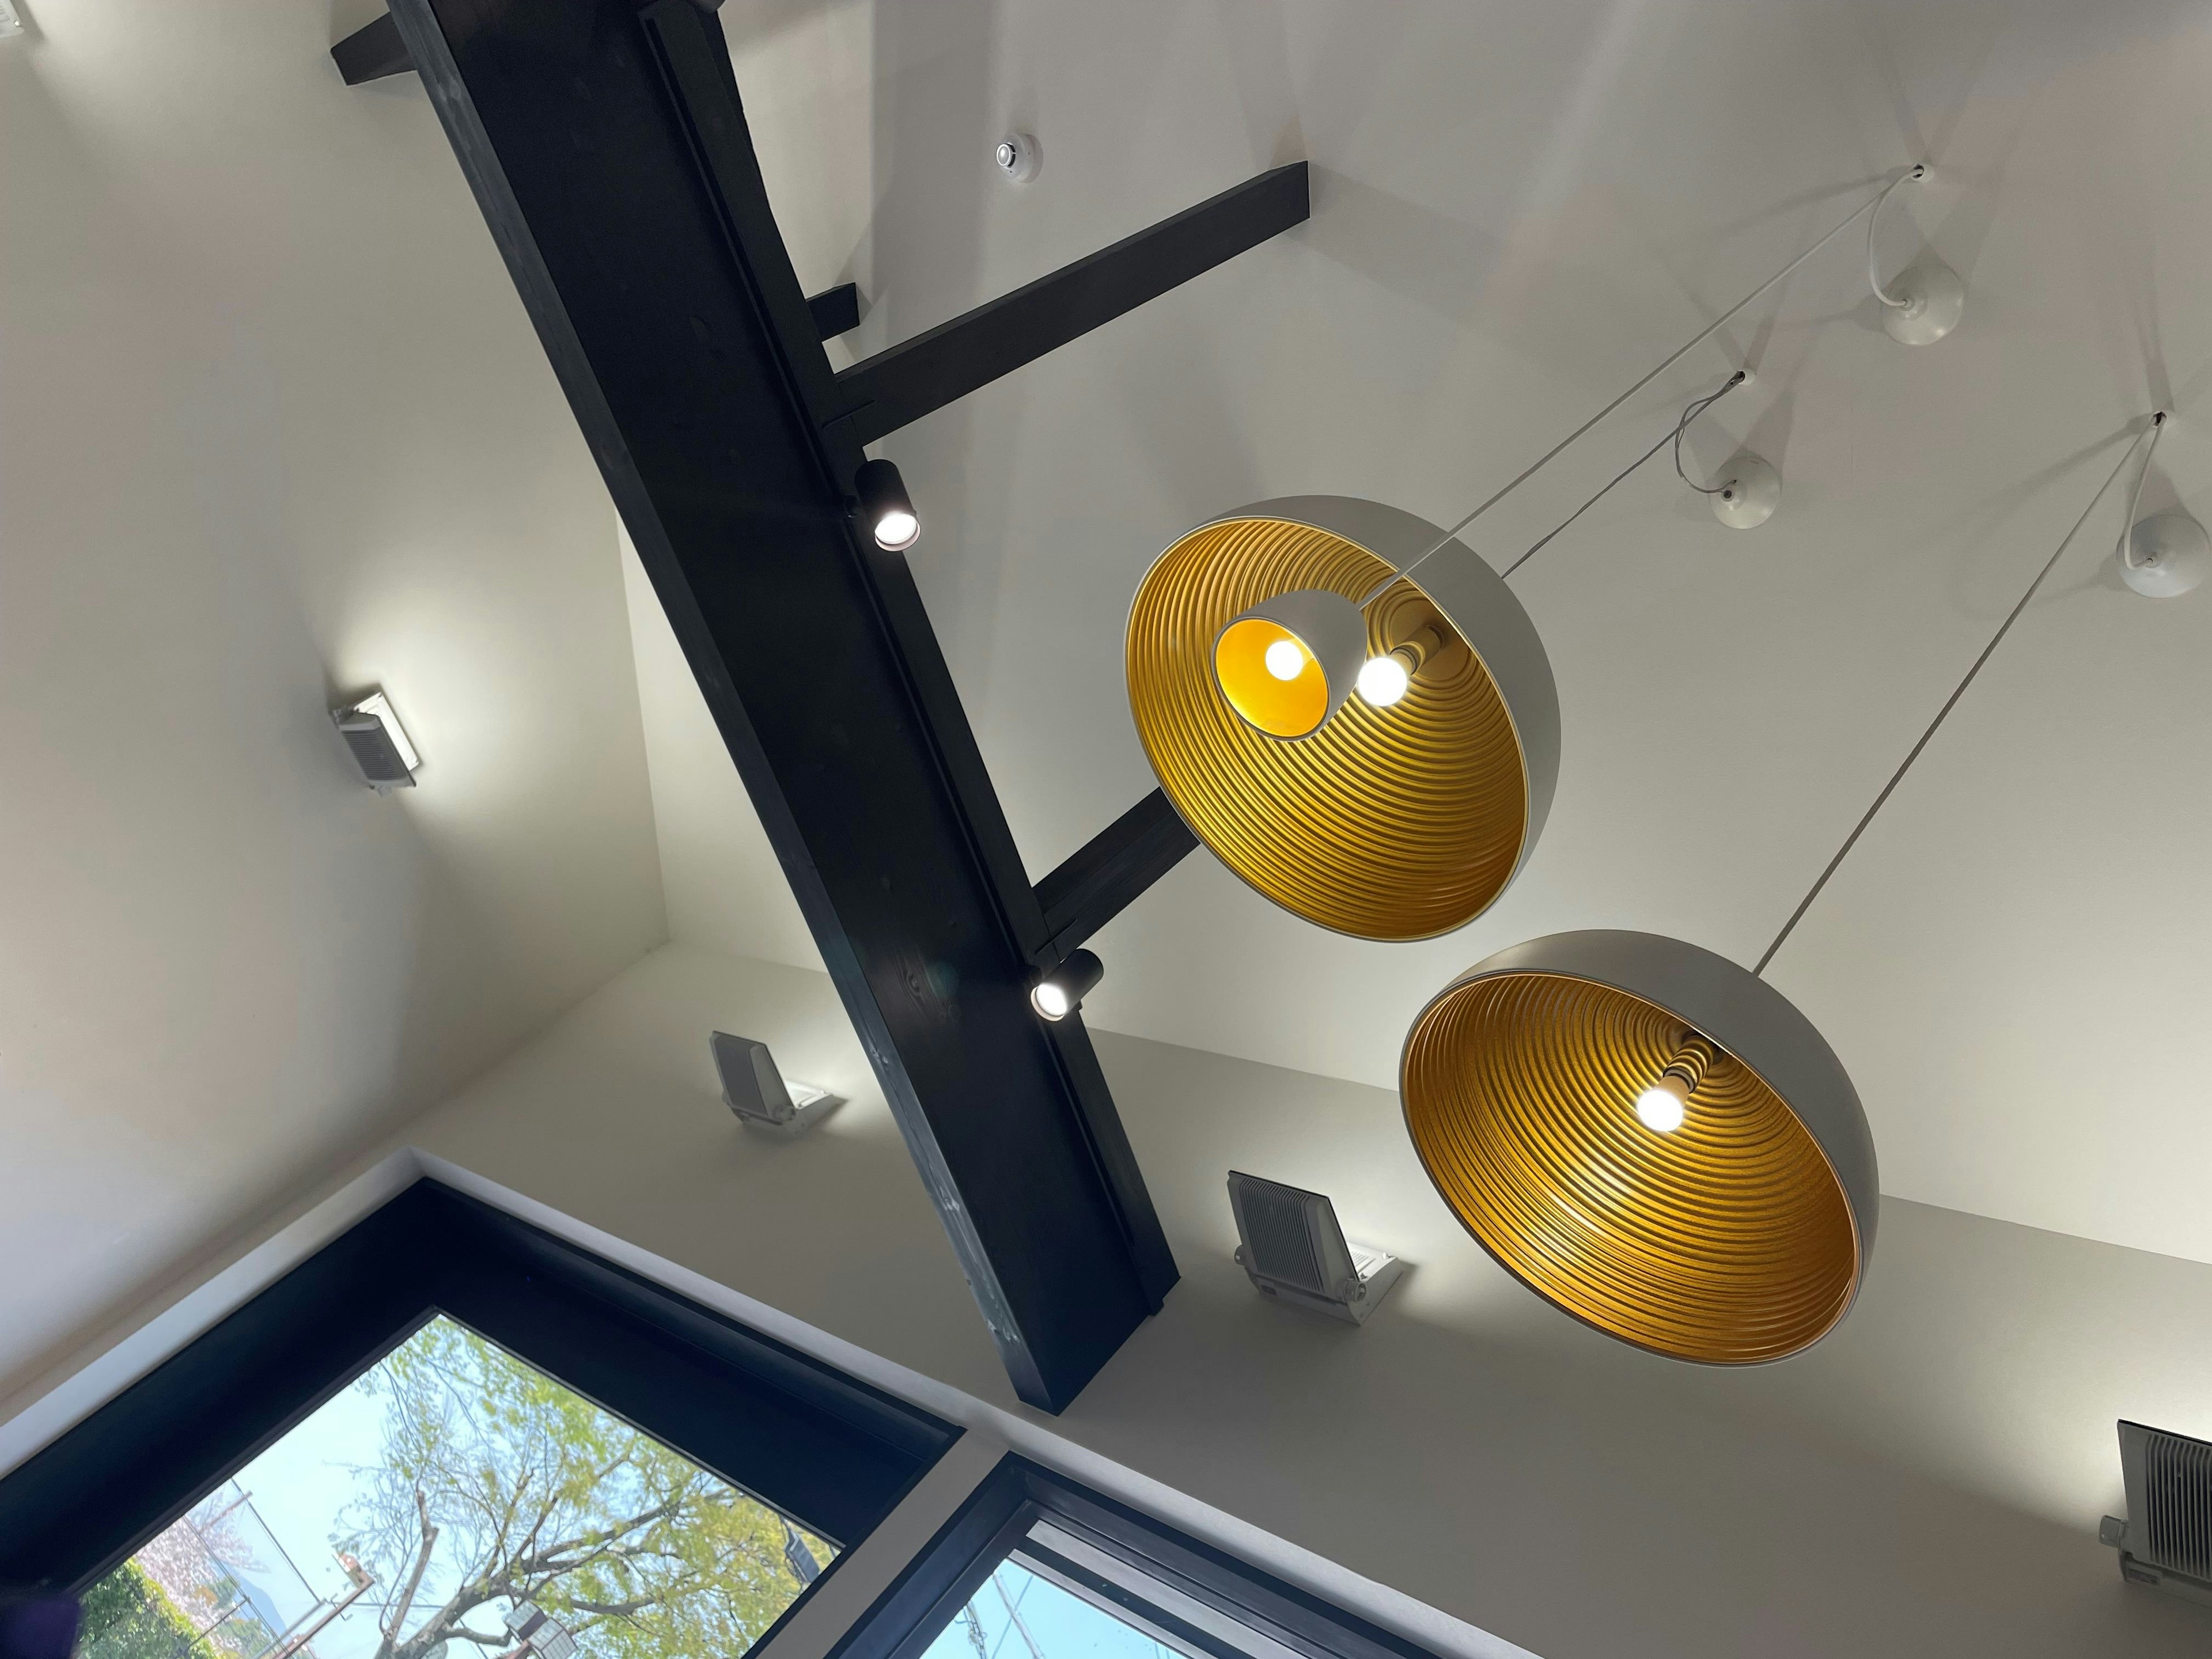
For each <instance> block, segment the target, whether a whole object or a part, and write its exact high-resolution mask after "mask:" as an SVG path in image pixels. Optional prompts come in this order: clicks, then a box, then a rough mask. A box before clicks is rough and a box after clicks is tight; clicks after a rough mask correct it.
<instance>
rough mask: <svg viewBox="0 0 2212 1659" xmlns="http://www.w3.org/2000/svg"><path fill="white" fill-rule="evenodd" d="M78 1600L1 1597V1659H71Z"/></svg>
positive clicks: (50, 1596) (72, 1598)
mask: <svg viewBox="0 0 2212 1659" xmlns="http://www.w3.org/2000/svg"><path fill="white" fill-rule="evenodd" d="M76 1620H77V1604H76V1597H75V1596H70V1595H37V1596H22V1597H17V1596H9V1595H0V1659H70V1650H71V1649H72V1648H74V1647H76Z"/></svg>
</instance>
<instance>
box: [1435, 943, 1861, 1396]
mask: <svg viewBox="0 0 2212 1659" xmlns="http://www.w3.org/2000/svg"><path fill="white" fill-rule="evenodd" d="M1685 1030H1686V1027H1685V1026H1684V1024H1683V1023H1682V1022H1681V1021H1680V1020H1679V1019H1678V1018H1675V1017H1674V1015H1673V1014H1671V1013H1669V1012H1668V1011H1667V1010H1665V1009H1663V1008H1661V1007H1659V1006H1656V1005H1655V1004H1653V1003H1650V1002H1647V1001H1645V1000H1644V999H1643V998H1641V997H1638V996H1633V995H1631V994H1629V993H1627V992H1625V991H1620V990H1615V989H1613V987H1609V986H1602V985H1596V984H1593V983H1591V982H1590V981H1587V980H1582V979H1576V978H1571V977H1570V976H1567V975H1560V974H1543V973H1506V974H1498V975H1492V976H1489V977H1486V978H1481V979H1475V980H1471V981H1467V982H1465V983H1463V984H1462V985H1459V986H1456V987H1453V988H1452V989H1451V990H1449V991H1447V992H1446V993H1445V994H1443V996H1441V997H1439V998H1438V999H1437V1000H1436V1001H1435V1002H1433V1003H1431V1005H1430V1006H1429V1007H1428V1009H1427V1011H1426V1012H1425V1013H1423V1015H1422V1016H1421V1018H1420V1020H1419V1023H1418V1024H1416V1025H1415V1026H1414V1028H1413V1035H1412V1036H1410V1037H1408V1038H1407V1045H1406V1056H1405V1066H1404V1074H1403V1077H1402V1079H1401V1083H1402V1085H1403V1093H1404V1097H1405V1106H1406V1124H1407V1128H1408V1129H1409V1130H1410V1131H1411V1132H1412V1134H1413V1146H1414V1148H1415V1150H1416V1151H1417V1152H1419V1154H1420V1158H1421V1162H1422V1163H1423V1164H1425V1165H1426V1166H1427V1168H1428V1171H1429V1175H1430V1177H1431V1179H1432V1180H1433V1181H1434V1182H1436V1185H1437V1191H1438V1192H1439V1193H1441V1194H1443V1199H1444V1201H1445V1202H1446V1203H1447V1204H1449V1206H1451V1208H1452V1210H1453V1211H1454V1212H1455V1213H1456V1214H1457V1215H1458V1217H1459V1218H1460V1220H1461V1221H1462V1223H1464V1224H1465V1225H1466V1226H1467V1229H1468V1231H1470V1232H1472V1233H1473V1234H1474V1237H1475V1238H1476V1239H1477V1240H1478V1241H1479V1242H1480V1243H1481V1244H1482V1246H1483V1247H1484V1248H1485V1249H1487V1250H1488V1251H1489V1252H1490V1253H1491V1254H1492V1255H1494V1256H1496V1257H1497V1258H1498V1261H1500V1262H1501V1263H1503V1264H1504V1266H1505V1267H1506V1268H1507V1269H1508V1270H1510V1272H1512V1273H1515V1274H1516V1276H1518V1277H1519V1278H1520V1279H1522V1280H1523V1281H1524V1282H1525V1283H1526V1284H1528V1285H1529V1287H1530V1288H1531V1289H1533V1290H1534V1291H1537V1292H1538V1293H1539V1294H1540V1295H1541V1296H1544V1297H1547V1298H1548V1299H1549V1300H1551V1301H1552V1302H1553V1303H1555V1304H1558V1305H1559V1307H1561V1308H1564V1309H1565V1310H1567V1311H1568V1312H1569V1313H1571V1314H1573V1315H1575V1316H1577V1317H1578V1318H1580V1319H1583V1320H1585V1321H1587V1322H1589V1323H1590V1324H1592V1325H1595V1327H1597V1328H1598V1329H1600V1330H1601V1331H1604V1332H1605V1333H1607V1334H1608V1335H1611V1336H1615V1337H1619V1338H1620V1339H1621V1340H1624V1341H1628V1342H1632V1343H1635V1344H1637V1345H1638V1346H1641V1347H1645V1348H1650V1349H1652V1350H1654V1351H1655V1352H1659V1353H1662V1354H1667V1355H1669V1356H1671V1357H1672V1358H1677V1359H1691V1360H1701V1361H1705V1362H1706V1363H1708V1364H1755V1363H1757V1362H1759V1361H1761V1360H1769V1359H1779V1358H1783V1357H1784V1356H1785V1355H1788V1354H1791V1353H1795V1352H1797V1351H1798V1350H1799V1349H1801V1348H1803V1347H1806V1346H1809V1345H1810V1344H1812V1343H1813V1342H1815V1341H1817V1340H1819V1339H1820V1337H1821V1336H1822V1335H1823V1334H1826V1332H1827V1330H1828V1329H1829V1328H1831V1327H1832V1326H1833V1325H1834V1324H1835V1322H1837V1321H1838V1320H1839V1319H1841V1318H1842V1317H1843V1316H1844V1312H1845V1310H1847V1309H1848V1308H1849V1307H1850V1301H1851V1296H1852V1292H1853V1289H1854V1286H1855V1285H1856V1283H1857V1276H1858V1243H1857V1232H1856V1231H1855V1230H1854V1228H1853V1226H1852V1223H1851V1217H1850V1209H1849V1207H1848V1206H1847V1204H1846V1203H1845V1200H1844V1192H1843V1188H1842V1187H1841V1186H1840V1185H1839V1184H1838V1181H1837V1179H1836V1176H1835V1173H1834V1171H1833V1170H1832V1169H1831V1168H1830V1166H1829V1164H1828V1161H1827V1159H1826V1157H1825V1156H1824V1155H1823V1154H1822V1153H1821V1151H1820V1147H1819V1146H1818V1145H1817V1144H1816V1143H1815V1142H1814V1139H1813V1138H1812V1136H1811V1135H1810V1134H1809V1133H1808V1132H1807V1131H1806V1129H1805V1127H1804V1125H1803V1124H1802V1123H1800V1122H1799V1121H1798V1120H1797V1118H1796V1115H1794V1114H1792V1113H1791V1111H1790V1109H1789V1107H1788V1106H1787V1105H1785V1104H1784V1103H1783V1101H1782V1099H1781V1097H1779V1096H1778V1095H1777V1094H1776V1093H1775V1092H1774V1091H1773V1090H1771V1088H1769V1087H1768V1086H1767V1085H1766V1084H1765V1082H1764V1081H1763V1080H1762V1079H1760V1078H1759V1076H1758V1075H1757V1074H1756V1073H1753V1071H1752V1070H1751V1069H1750V1068H1749V1067H1748V1066H1745V1065H1744V1064H1743V1063H1742V1062H1741V1061H1740V1060H1737V1059H1736V1058H1735V1056H1734V1055H1733V1054H1729V1052H1728V1050H1727V1049H1726V1048H1725V1047H1722V1048H1720V1051H1719V1054H1718V1057H1717V1059H1716V1060H1715V1061H1714V1063H1713V1065H1712V1066H1711V1069H1710V1070H1709V1071H1708V1072H1707V1073H1705V1077H1704V1079H1702V1080H1701V1081H1700V1082H1699V1085H1698V1087H1697V1089H1696V1091H1695V1092H1693V1093H1692V1095H1691V1097H1690V1100H1689V1103H1688V1110H1687V1115H1686V1117H1685V1119H1684V1121H1683V1123H1682V1126H1681V1127H1680V1128H1679V1129H1676V1130H1674V1132H1673V1133H1668V1134H1661V1133H1655V1132H1653V1131H1652V1130H1650V1129H1647V1128H1646V1127H1644V1125H1643V1124H1642V1123H1641V1122H1639V1121H1638V1119H1637V1115H1636V1108H1635V1100H1636V1097H1637V1096H1638V1094H1639V1093H1641V1092H1642V1091H1644V1090H1645V1089H1647V1088H1649V1087H1650V1086H1651V1085H1652V1083H1653V1081H1654V1080H1655V1079H1657V1077H1658V1076H1659V1074H1660V1073H1662V1072H1663V1071H1664V1070H1665V1069H1666V1067H1667V1064H1668V1060H1671V1059H1673V1058H1674V1054H1675V1053H1676V1051H1677V1049H1678V1048H1679V1047H1680V1041H1681V1038H1682V1036H1683V1033H1684V1031H1685ZM1706 1035H1707V1036H1711V1033H1706Z"/></svg>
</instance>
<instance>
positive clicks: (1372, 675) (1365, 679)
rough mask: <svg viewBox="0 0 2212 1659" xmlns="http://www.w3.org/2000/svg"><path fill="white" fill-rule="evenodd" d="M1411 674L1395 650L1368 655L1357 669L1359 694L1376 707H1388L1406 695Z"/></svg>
mask: <svg viewBox="0 0 2212 1659" xmlns="http://www.w3.org/2000/svg"><path fill="white" fill-rule="evenodd" d="M1412 684H1413V674H1412V672H1411V671H1409V670H1408V669H1407V666H1406V664H1405V661H1404V659H1402V658H1401V657H1400V656H1399V655H1398V654H1397V653H1395V652H1392V653H1390V654H1389V655H1388V656H1383V657H1370V658H1369V659H1367V660H1366V662H1365V663H1364V664H1363V665H1361V667H1360V670H1359V681H1358V686H1359V695H1360V696H1362V697H1364V698H1365V699H1366V701H1367V702H1370V704H1372V705H1373V706H1374V707H1376V708H1389V706H1390V705H1391V704H1392V703H1394V702H1397V701H1398V699H1399V698H1401V697H1402V696H1405V695H1406V691H1407V688H1408V687H1409V686H1411V685H1412Z"/></svg>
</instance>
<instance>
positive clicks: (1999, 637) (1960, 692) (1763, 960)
mask: <svg viewBox="0 0 2212 1659" xmlns="http://www.w3.org/2000/svg"><path fill="white" fill-rule="evenodd" d="M2165 424H2166V411H2165V410H2159V411H2158V412H2157V413H2155V414H2154V415H2153V416H2151V418H2150V425H2149V427H2148V429H2147V430H2146V431H2144V432H2142V433H2140V434H2138V435H2136V441H2134V442H2133V443H2131V444H2130V445H2129V446H2128V447H2127V451H2126V453H2124V454H2123V455H2122V456H2121V457H2120V459H2119V465H2117V466H2115V467H2114V468H2113V469H2112V471H2111V473H2110V474H2109V475H2108V476H2107V477H2106V479H2105V482H2104V483H2101V484H2099V485H2098V486H2097V493H2096V494H2095V495H2092V496H2091V497H2090V498H2089V504H2088V506H2087V507H2083V508H2082V509H2081V517H2080V518H2078V519H2076V520H2074V527H2073V528H2072V529H2071V530H2069V531H2068V532H2066V538H2065V539H2064V540H2063V541H2062V542H2060V543H2059V544H2058V548H2057V551H2056V552H2054V553H2053V554H2051V556H2050V557H2049V558H2048V559H2045V561H2044V562H2043V568H2042V569H2040V570H2039V571H2037V572H2036V573H2035V580H2033V581H2032V582H2030V583H2029V584H2028V585H2027V592H2025V593H2023V594H2021V596H2020V603H2019V604H2017V605H2014V606H2013V608H2012V609H2011V610H2010V611H2008V612H2006V613H2005V619H2004V621H2003V622H2002V623H1999V624H1998V625H1997V631H1996V634H1995V635H1992V636H1991V637H1990V642H1989V643H1988V644H1987V645H1985V646H1984V647H1982V654H1981V655H1980V656H1978V657H1977V658H1975V659H1974V665H1973V666H1972V667H1971V668H1969V669H1968V670H1967V671H1966V678H1964V679H1962V680H1960V682H1959V684H1958V687H1957V689H1956V690H1954V691H1953V692H1952V693H1951V695H1950V696H1948V697H1947V698H1945V699H1944V702H1943V706H1942V708H1939V709H1937V710H1936V718H1935V719H1934V720H1930V721H1929V723H1928V729H1927V730H1926V731H1925V732H1922V733H1921V734H1920V741H1919V742H1917V743H1916V744H1913V745H1912V750H1911V753H1910V754H1908V755H1906V756H1905V762H1904V764H1903V765H1901V766H1899V768H1898V769H1897V770H1896V771H1895V772H1894V773H1893V774H1892V775H1890V780H1889V781H1888V782H1887V783H1886V784H1884V785H1883V786H1882V789H1881V793H1880V794H1879V795H1876V796H1875V798H1874V805H1871V806H1869V807H1868V808H1867V810H1866V815H1865V816H1864V817H1862V818H1861V819H1860V820H1859V821H1858V823H1857V826H1856V827H1854V828H1853V829H1852V830H1851V833H1850V835H1848V836H1845V837H1844V844H1843V845H1842V846H1841V847H1840V848H1837V849H1836V855H1835V857H1833V858H1832V859H1830V860H1828V867H1827V868H1826V869H1825V870H1823V871H1821V872H1820V879H1819V880H1818V881H1815V882H1814V884H1813V886H1812V890H1811V891H1809V892H1808V893H1807V894H1806V895H1805V896H1804V898H1803V899H1802V900H1801V901H1799V902H1798V905H1797V908H1796V909H1795V910H1792V911H1791V912H1790V920H1789V921H1785V922H1784V923H1783V924H1782V931H1781V932H1780V933H1777V934H1776V935H1775V936H1774V943H1773V944H1771V945H1768V946H1767V947H1766V954H1765V955H1764V956H1762V957H1759V965H1758V966H1757V967H1756V968H1753V969H1752V970H1751V971H1752V973H1753V975H1765V972H1766V964H1767V963H1770V962H1771V961H1773V960H1774V953H1775V952H1776V951H1779V950H1780V949H1781V948H1782V946H1783V945H1784V942H1786V941H1787V940H1788V939H1789V938H1790V933H1791V932H1792V931H1793V930H1794V929H1795V928H1796V926H1797V924H1798V922H1799V921H1801V920H1802V918H1803V917H1804V915H1805V913H1806V912H1807V911H1808V910H1809V909H1811V908H1813V901H1814V899H1816V898H1818V897H1820V890H1821V889H1822V888H1824V887H1826V885H1827V884H1828V878H1830V877H1831V876H1832V875H1834V874H1835V873H1836V871H1837V868H1838V866H1840V865H1841V864H1842V863H1843V861H1844V859H1846V858H1848V857H1849V856H1850V850H1851V848H1854V847H1856V846H1857V845H1858V842H1859V837H1860V836H1863V835H1864V834H1866V830H1867V826H1868V825H1869V824H1870V823H1873V822H1874V819H1875V813H1877V812H1879V811H1881V809H1882V806H1883V805H1884V804H1885V803H1887V801H1888V799H1889V798H1890V796H1891V795H1892V794H1893V793H1896V790H1897V786H1898V785H1899V783H1901V782H1903V781H1905V774H1906V773H1907V772H1909V771H1911V769H1912V763H1913V762H1915V761H1917V760H1918V759H1919V758H1920V753H1921V750H1924V749H1925V748H1927V747H1928V744H1929V739H1930V738H1933V737H1935V735H1936V728H1937V727H1939V726H1942V724H1943V721H1944V719H1945V718H1946V717H1947V716H1948V714H1950V712H1951V711H1952V710H1953V709H1954V708H1957V707H1958V705H1959V699H1960V698H1961V697H1963V696H1966V688H1967V687H1968V686H1970V685H1972V684H1973V683H1974V677H1975V676H1976V675H1977V674H1979V673H1980V672H1981V671H1982V665H1983V664H1984V663H1986V662H1988V661H1989V659H1990V655H1991V654H1992V653H1994V652H1995V651H1996V648H1997V647H1998V646H1999V645H2001V644H2002V643H2003V642H2004V636H2005V635H2007V634H2008V633H2010V632H2011V631H2012V625H2013V624H2014V623H2016V622H2018V621H2019V620H2020V614H2021V611H2025V610H2027V606H2028V601H2029V600H2031V599H2033V598H2034V597H2035V595H2036V592H2037V591H2038V590H2039V589H2040V588H2041V587H2042V586H2043V583H2044V580H2045V578H2046V577H2048V576H2049V575H2050V574H2051V571H2052V570H2054V569H2055V568H2057V564H2058V561H2059V560H2060V559H2062V558H2063V557H2064V556H2065V555H2066V550H2067V549H2068V548H2069V547H2071V546H2073V545H2074V538H2075V537H2076V536H2078V535H2080V534H2081V526H2084V525H2086V524H2087V523H2088V522H2089V515H2090V514H2091V513H2094V512H2095V511H2096V510H2097V503H2098V502H2100V501H2103V500H2104V499H2105V492H2106V490H2108V489H2111V488H2112V485H2113V483H2115V482H2116V481H2117V480H2118V477H2119V476H2120V474H2121V473H2122V472H2124V471H2126V470H2127V465H2128V463H2129V462H2130V460H2132V459H2135V453H2136V451H2137V450H2138V449H2141V448H2142V447H2143V441H2144V439H2145V438H2148V440H2149V441H2151V443H2152V444H2154V445H2155V444H2156V443H2157V441H2158V434H2159V431H2160V428H2162V427H2164V426H2165ZM2148 459H2149V458H2148V456H2146V457H2145V458H2144V460H2145V465H2146V466H2148ZM2137 488H2138V489H2140V488H2141V484H2140V483H2138V484H2137ZM2129 517H2130V522H2132V521H2133V518H2134V514H2133V513H2132V511H2131V512H2130V515H2129ZM2121 533H2122V534H2123V535H2125V534H2126V532H2125V531H2123V532H2121Z"/></svg>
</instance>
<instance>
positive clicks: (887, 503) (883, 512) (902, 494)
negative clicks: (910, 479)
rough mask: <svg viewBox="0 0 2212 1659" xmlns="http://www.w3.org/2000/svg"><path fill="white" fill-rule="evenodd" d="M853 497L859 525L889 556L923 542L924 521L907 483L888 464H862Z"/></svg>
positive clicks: (854, 482) (854, 483)
mask: <svg viewBox="0 0 2212 1659" xmlns="http://www.w3.org/2000/svg"><path fill="white" fill-rule="evenodd" d="M853 495H854V497H855V499H856V501H857V502H858V510H859V513H860V522H861V523H862V524H863V525H865V526H867V531H868V534H869V535H871V536H872V537H874V538H875V542H876V545H877V546H878V547H880V548H882V549H883V550H884V552H886V553H903V552H905V551H906V550H907V549H908V548H909V547H912V546H913V545H914V544H915V543H916V542H918V541H920V540H921V518H920V516H919V515H918V514H916V513H915V510H914V498H913V497H912V496H911V495H908V494H907V493H906V480H905V479H904V478H902V477H900V476H899V470H898V468H897V467H896V466H895V465H892V464H891V463H890V462H889V461H884V460H875V461H863V462H861V463H860V471H858V472H855V473H854V475H853Z"/></svg>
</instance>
